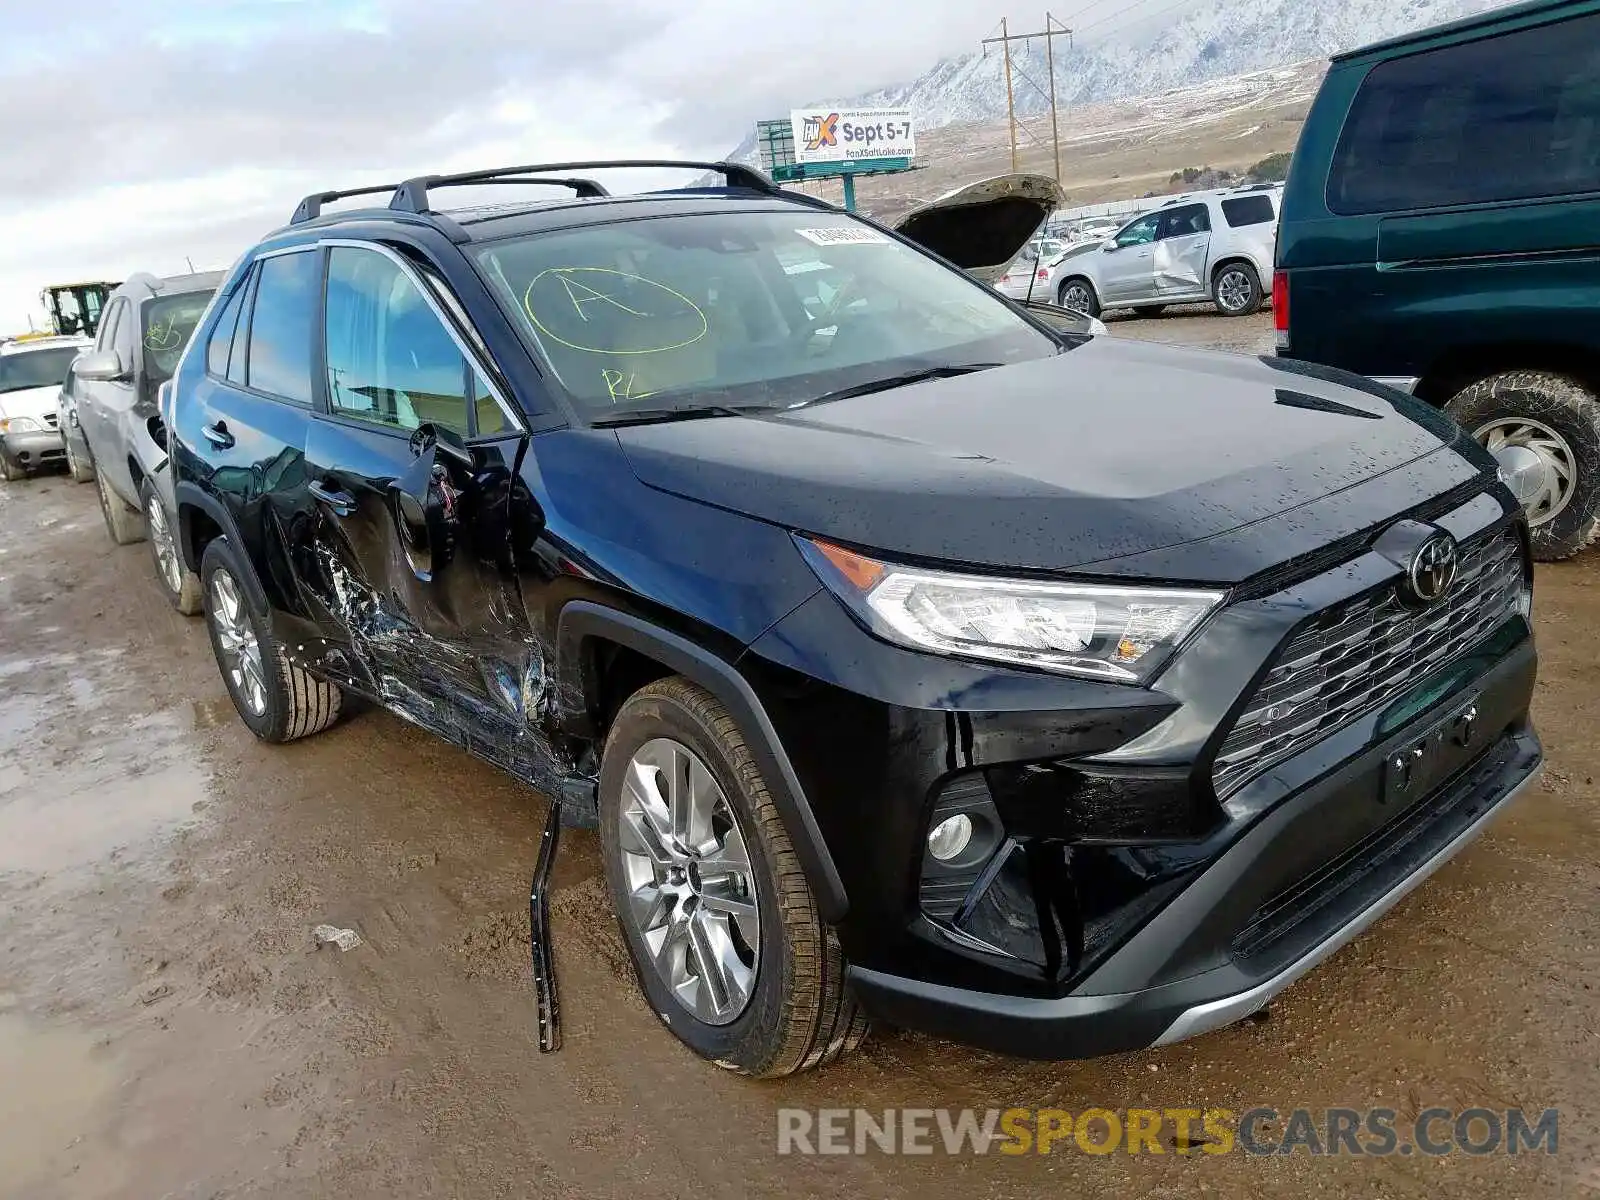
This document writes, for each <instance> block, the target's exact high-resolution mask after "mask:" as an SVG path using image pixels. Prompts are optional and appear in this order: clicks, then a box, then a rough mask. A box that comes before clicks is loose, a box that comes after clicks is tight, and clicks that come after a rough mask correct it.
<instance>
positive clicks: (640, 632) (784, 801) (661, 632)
mask: <svg viewBox="0 0 1600 1200" xmlns="http://www.w3.org/2000/svg"><path fill="white" fill-rule="evenodd" d="M591 638H602V639H605V640H607V641H612V642H615V643H617V644H618V645H620V646H625V647H627V648H628V649H630V650H634V651H637V652H638V653H640V654H643V655H645V656H646V657H648V658H652V659H654V660H656V661H657V662H659V663H661V664H662V665H663V666H666V667H668V668H670V669H671V670H672V671H673V672H674V673H676V674H678V675H682V676H683V677H684V678H685V679H688V680H689V681H690V682H691V683H694V684H697V685H698V686H700V687H703V688H705V689H706V691H708V692H710V693H711V694H712V695H713V696H715V697H716V698H717V700H719V701H720V702H721V703H722V704H724V705H726V706H727V708H728V711H729V713H730V714H731V715H732V716H733V719H734V720H735V721H736V722H737V723H738V725H739V730H740V732H741V733H742V734H744V736H745V739H746V742H747V744H748V745H749V747H750V751H751V753H752V754H753V755H754V756H755V759H756V763H757V765H759V766H760V768H761V774H762V776H763V778H764V779H765V780H766V783H767V789H768V791H769V792H770V793H771V795H772V800H773V803H774V804H775V805H776V806H777V809H778V813H779V815H780V816H781V817H782V818H783V824H784V828H785V830H787V832H788V834H789V838H790V840H791V841H792V842H793V843H794V849H795V854H796V855H797V856H798V858H799V859H800V865H801V868H802V869H803V870H804V871H805V876H806V881H807V883H809V884H810V885H811V891H812V894H813V895H815V897H816V900H817V911H818V913H819V914H820V915H821V917H822V919H823V920H824V921H826V922H828V923H829V924H830V925H836V924H838V923H839V922H840V921H842V920H843V919H844V917H845V914H846V913H848V912H849V907H850V905H849V899H848V897H847V896H846V894H845V888H844V881H843V879H842V878H841V877H840V875H839V869H838V867H837V865H836V864H835V863H834V861H833V855H832V854H831V853H830V852H829V850H828V845H827V842H826V841H825V840H824V839H823V836H822V830H821V828H820V827H819V826H818V825H817V819H816V814H815V813H814V812H813V811H812V808H811V804H810V802H809V801H808V800H807V799H806V794H805V789H804V787H803V786H802V785H801V783H800V778H799V776H798V775H797V774H796V773H795V769H794V764H793V763H792V762H791V761H790V760H789V754H788V752H787V751H786V750H785V749H784V748H783V743H782V742H781V741H780V740H779V738H778V732H777V730H776V729H775V728H774V727H773V724H772V721H771V719H770V718H769V717H768V716H767V712H766V709H765V708H764V707H763V706H762V704H761V698H760V697H759V696H757V695H756V692H755V689H754V688H753V687H751V686H750V683H749V681H748V680H747V679H745V677H744V676H743V675H741V674H739V672H738V671H737V670H735V669H734V667H733V665H732V664H731V663H729V662H727V661H726V660H725V659H722V658H719V657H717V656H716V655H714V654H712V653H711V652H710V651H708V650H706V649H704V648H703V647H701V646H698V645H696V644H695V643H693V642H691V641H689V640H687V639H686V638H683V637H680V636H678V635H677V634H675V633H671V632H669V631H667V630H665V629H662V628H660V627H659V626H656V625H652V624H650V623H648V622H646V621H644V620H641V619H640V618H638V617H635V616H633V615H631V614H629V613H625V612H621V611H619V610H617V609H614V608H607V607H605V606H603V605H600V604H595V603H593V602H591V601H587V600H573V601H570V602H569V603H567V604H566V605H565V606H563V608H562V609H561V613H560V616H559V617H558V618H557V623H556V660H557V664H558V667H559V670H560V673H561V676H562V677H563V678H565V679H570V680H573V681H577V680H579V679H581V678H582V677H583V665H582V664H583V654H584V644H585V642H586V641H588V640H589V639H591Z"/></svg>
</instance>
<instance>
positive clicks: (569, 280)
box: [522, 267, 710, 355]
mask: <svg viewBox="0 0 1600 1200" xmlns="http://www.w3.org/2000/svg"><path fill="white" fill-rule="evenodd" d="M546 275H554V276H555V277H556V279H557V281H558V282H559V283H560V284H561V289H562V293H563V294H564V295H565V297H566V299H567V300H568V301H569V302H570V303H571V304H572V309H573V311H574V312H575V313H577V314H578V316H579V317H580V318H581V319H582V320H583V321H585V322H588V321H590V320H591V318H590V316H589V313H588V312H586V311H585V308H586V307H590V306H594V305H599V306H601V307H602V308H603V309H605V310H607V311H608V312H610V313H611V314H612V315H613V316H616V315H617V314H621V316H623V317H626V318H628V319H631V320H634V321H641V322H649V321H651V320H654V319H655V318H654V316H653V314H651V313H648V312H645V311H643V310H642V309H639V308H636V307H635V305H636V304H638V303H639V301H638V298H637V297H634V296H630V297H628V299H627V300H619V299H618V298H617V297H615V296H613V295H610V294H609V293H607V292H604V291H602V290H601V289H600V287H598V286H594V285H591V284H590V283H586V282H584V281H583V280H581V279H574V278H573V276H575V275H597V276H607V275H609V276H614V277H615V278H618V279H628V280H634V281H636V282H638V283H642V284H644V285H645V286H646V287H651V288H656V289H658V290H660V291H663V292H665V293H666V294H667V295H669V296H671V297H672V298H673V299H674V300H677V301H679V302H681V303H682V304H683V305H684V306H685V307H686V308H687V309H688V310H689V311H690V312H692V313H693V314H694V315H695V317H696V318H697V319H698V320H699V322H700V328H699V329H698V330H696V331H695V333H694V334H693V336H691V337H686V338H682V339H680V340H679V341H676V342H672V343H671V344H669V345H663V346H646V347H644V348H643V349H638V350H612V349H609V348H607V347H603V346H585V345H584V344H583V343H582V342H574V341H571V340H569V339H567V338H564V337H562V336H561V335H560V334H559V333H557V332H556V331H555V330H553V329H551V328H550V327H549V326H548V325H546V324H545V323H544V322H543V321H541V320H540V319H539V314H538V313H537V312H535V311H534V307H533V289H534V288H536V287H538V286H539V281H540V280H541V279H543V278H544V277H545V276H546ZM595 282H596V283H603V281H602V280H596V281H595ZM629 301H631V302H632V303H629ZM522 311H523V312H525V313H527V314H528V320H530V321H532V322H533V324H534V328H536V329H537V330H538V331H539V332H540V333H542V334H544V335H545V336H546V337H548V338H549V339H550V340H551V341H554V342H559V343H560V344H561V345H563V346H566V347H567V348H568V349H571V350H581V351H583V352H584V353H585V354H617V355H622V354H663V353H665V352H666V351H668V350H681V349H683V347H685V346H689V345H693V344H694V343H695V342H698V341H699V340H700V339H701V338H703V337H705V335H706V331H707V329H709V328H710V325H709V323H708V322H707V321H706V314H705V312H704V311H703V310H702V309H701V307H700V306H699V305H698V304H696V303H695V302H694V301H693V300H691V299H689V297H687V296H685V295H684V294H683V293H682V292H680V291H676V290H674V289H673V288H669V287H668V286H667V285H666V284H664V283H658V282H656V281H655V280H654V279H646V278H645V277H644V276H643V275H635V274H633V273H632V272H629V271H614V270H612V269H611V268H610V267H547V268H546V269H545V270H543V271H540V272H539V273H538V274H537V275H535V276H534V277H533V280H532V282H530V283H529V284H528V290H527V291H525V292H523V293H522ZM591 311H592V309H591ZM672 315H674V316H676V315H678V314H677V313H674V314H672Z"/></svg>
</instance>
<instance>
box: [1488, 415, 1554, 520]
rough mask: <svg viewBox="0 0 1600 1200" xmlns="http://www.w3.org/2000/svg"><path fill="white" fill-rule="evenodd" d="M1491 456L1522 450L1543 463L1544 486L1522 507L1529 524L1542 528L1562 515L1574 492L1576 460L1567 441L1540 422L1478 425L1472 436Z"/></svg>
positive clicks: (1504, 420) (1511, 420)
mask: <svg viewBox="0 0 1600 1200" xmlns="http://www.w3.org/2000/svg"><path fill="white" fill-rule="evenodd" d="M1472 436H1473V437H1474V438H1476V439H1477V440H1478V441H1479V442H1481V443H1482V444H1483V447H1484V449H1486V450H1488V451H1489V453H1491V454H1493V453H1494V452H1495V451H1497V450H1500V449H1502V448H1503V447H1506V446H1525V447H1527V448H1528V449H1529V450H1532V451H1533V452H1534V453H1535V454H1537V455H1538V456H1539V457H1540V459H1542V460H1543V462H1544V468H1545V469H1544V486H1543V487H1541V488H1540V489H1539V492H1538V494H1537V495H1535V496H1534V497H1532V498H1531V499H1530V500H1529V501H1528V502H1527V504H1526V505H1525V506H1524V507H1525V509H1526V512H1527V515H1528V524H1529V525H1533V526H1537V525H1544V524H1547V523H1548V522H1550V521H1553V520H1555V519H1556V517H1558V516H1560V515H1561V512H1562V510H1563V509H1565V508H1566V507H1567V505H1568V503H1570V502H1571V500H1572V495H1573V492H1575V491H1576V490H1577V478H1578V468H1577V456H1576V455H1574V454H1573V453H1572V447H1571V445H1569V444H1568V442H1567V439H1566V438H1564V437H1562V436H1561V435H1560V434H1559V433H1557V432H1556V431H1555V430H1554V429H1552V428H1550V426H1548V425H1546V424H1545V423H1544V422H1543V421H1535V420H1533V419H1532V418H1531V417H1502V418H1500V419H1498V420H1494V421H1490V422H1488V423H1487V424H1485V425H1480V426H1479V427H1478V429H1477V430H1476V432H1474V433H1473V435H1472Z"/></svg>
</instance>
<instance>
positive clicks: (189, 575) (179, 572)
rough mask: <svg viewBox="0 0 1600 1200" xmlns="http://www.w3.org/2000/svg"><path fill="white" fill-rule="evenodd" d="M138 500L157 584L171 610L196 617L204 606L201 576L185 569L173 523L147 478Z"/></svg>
mask: <svg viewBox="0 0 1600 1200" xmlns="http://www.w3.org/2000/svg"><path fill="white" fill-rule="evenodd" d="M139 500H140V502H141V503H142V505H143V506H144V527H145V529H146V530H147V531H148V533H149V535H150V558H151V561H152V562H153V563H154V564H155V568H156V582H157V583H159V584H160V585H161V591H162V592H163V593H164V594H165V595H166V597H167V603H168V604H170V605H172V607H173V608H175V609H177V610H178V611H179V612H181V613H182V614H183V615H184V616H186V617H193V616H197V615H199V613H200V611H201V609H202V608H203V607H204V605H203V604H202V603H201V599H200V576H198V575H196V574H195V573H194V572H193V571H191V570H189V568H188V567H186V566H184V563H183V555H182V553H181V552H180V551H179V549H178V539H177V538H176V537H175V536H174V535H173V532H172V522H171V521H170V520H169V519H168V518H167V510H166V509H165V508H164V507H162V504H161V497H160V496H158V495H157V494H156V488H155V484H153V483H151V482H150V480H148V479H146V480H145V481H144V485H143V486H142V487H141V488H140V489H139Z"/></svg>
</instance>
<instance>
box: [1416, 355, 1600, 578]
mask: <svg viewBox="0 0 1600 1200" xmlns="http://www.w3.org/2000/svg"><path fill="white" fill-rule="evenodd" d="M1445 411H1446V412H1448V413H1449V414H1450V415H1451V416H1452V417H1454V418H1455V419H1456V420H1457V421H1459V422H1460V423H1461V424H1462V426H1464V427H1465V428H1466V430H1467V432H1468V433H1470V434H1472V436H1473V437H1474V438H1476V439H1477V440H1478V441H1479V442H1480V443H1482V444H1483V445H1484V446H1485V447H1487V448H1488V449H1490V450H1496V449H1499V448H1500V447H1501V446H1507V445H1519V446H1527V447H1528V448H1529V449H1530V450H1533V451H1534V452H1535V453H1536V454H1538V455H1539V457H1540V458H1541V459H1543V460H1544V464H1545V474H1546V484H1547V486H1546V487H1545V489H1544V490H1543V491H1542V492H1541V493H1540V495H1539V496H1537V497H1535V498H1534V499H1533V500H1531V501H1529V503H1528V504H1527V506H1526V509H1527V515H1528V532H1529V535H1530V540H1531V541H1532V543H1533V556H1534V558H1536V559H1538V560H1539V561H1540V562H1556V561H1559V560H1561V559H1564V558H1571V557H1572V556H1573V555H1575V554H1577V553H1578V552H1579V551H1581V550H1584V549H1587V548H1588V547H1589V546H1590V545H1592V544H1593V543H1594V541H1595V539H1596V537H1597V536H1600V513H1597V512H1596V509H1597V508H1600V399H1597V398H1596V396H1595V393H1594V392H1592V391H1591V390H1590V389H1588V388H1586V387H1585V386H1583V385H1582V384H1580V383H1578V382H1577V381H1576V380H1573V379H1569V378H1567V377H1566V376H1564V375H1555V374H1552V373H1550V372H1547V371H1507V372H1505V373H1504V374H1501V375H1492V376H1490V377H1489V378H1488V379H1480V380H1479V381H1478V382H1477V383H1475V384H1473V385H1472V386H1471V387H1468V388H1464V389H1462V390H1461V391H1460V392H1458V393H1457V394H1456V396H1455V398H1454V399H1452V400H1451V401H1450V402H1449V403H1448V404H1446V405H1445Z"/></svg>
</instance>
